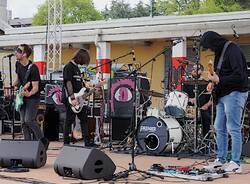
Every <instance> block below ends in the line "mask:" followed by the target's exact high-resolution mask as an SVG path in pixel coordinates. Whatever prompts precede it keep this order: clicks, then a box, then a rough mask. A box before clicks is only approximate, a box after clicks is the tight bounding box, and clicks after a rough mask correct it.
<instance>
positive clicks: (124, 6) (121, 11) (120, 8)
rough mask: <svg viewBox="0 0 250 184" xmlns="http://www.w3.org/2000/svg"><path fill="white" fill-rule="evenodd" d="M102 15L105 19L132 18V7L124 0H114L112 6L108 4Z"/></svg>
mask: <svg viewBox="0 0 250 184" xmlns="http://www.w3.org/2000/svg"><path fill="white" fill-rule="evenodd" d="M102 15H103V16H104V18H105V19H119V18H131V17H132V8H131V7H130V4H129V3H125V2H124V0H112V1H111V6H110V8H108V7H107V6H106V7H105V9H104V11H102Z"/></svg>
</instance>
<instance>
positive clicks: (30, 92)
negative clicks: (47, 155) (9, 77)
mask: <svg viewBox="0 0 250 184" xmlns="http://www.w3.org/2000/svg"><path fill="white" fill-rule="evenodd" d="M31 53H32V49H31V48H30V47H29V46H28V45H26V44H21V45H20V46H18V47H17V49H16V51H15V56H16V59H17V62H16V74H17V78H16V80H15V81H14V86H15V87H17V88H19V87H20V86H26V87H25V88H23V89H22V90H21V91H20V93H19V95H20V96H21V97H22V99H23V101H22V105H21V107H20V117H21V122H22V130H23V134H24V139H25V140H41V142H42V143H43V144H44V146H45V148H46V149H47V148H48V144H49V142H48V140H47V139H46V138H45V137H44V136H43V133H42V131H41V129H40V128H39V126H38V123H37V122H36V120H35V118H36V114H37V106H38V105H39V103H40V89H39V85H40V74H39V71H38V68H37V66H36V65H34V64H33V63H32V61H30V60H29V56H30V55H31ZM18 109H19V108H18Z"/></svg>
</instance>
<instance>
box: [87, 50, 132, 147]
mask: <svg viewBox="0 0 250 184" xmlns="http://www.w3.org/2000/svg"><path fill="white" fill-rule="evenodd" d="M132 54H134V51H131V52H129V53H126V54H124V55H122V56H119V57H117V58H115V59H112V60H110V61H108V62H106V63H103V64H100V65H98V66H96V67H93V68H92V70H95V69H98V68H101V67H102V66H105V65H110V75H109V84H108V85H109V90H108V94H107V96H108V100H107V104H108V118H109V127H108V129H109V130H108V131H109V143H108V145H107V147H108V148H109V150H112V148H113V143H112V118H111V103H112V102H111V95H112V94H111V86H112V84H111V79H112V74H111V71H112V63H116V62H117V61H118V60H119V59H121V58H124V57H126V56H128V55H132Z"/></svg>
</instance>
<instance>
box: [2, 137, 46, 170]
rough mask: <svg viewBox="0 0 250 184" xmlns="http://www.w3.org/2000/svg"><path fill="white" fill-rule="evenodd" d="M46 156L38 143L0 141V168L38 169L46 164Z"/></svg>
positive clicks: (42, 147)
mask: <svg viewBox="0 0 250 184" xmlns="http://www.w3.org/2000/svg"><path fill="white" fill-rule="evenodd" d="M46 160H47V154H46V151H45V149H44V146H43V144H42V143H41V142H40V141H25V140H1V141H0V166H1V167H18V166H20V167H27V168H39V167H42V166H44V165H45V164H46Z"/></svg>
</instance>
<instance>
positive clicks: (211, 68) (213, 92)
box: [207, 61, 217, 102]
mask: <svg viewBox="0 0 250 184" xmlns="http://www.w3.org/2000/svg"><path fill="white" fill-rule="evenodd" d="M207 67H208V71H209V73H210V75H214V65H213V62H212V61H209V62H208V65H207ZM212 83H213V85H214V89H213V90H212V92H211V94H212V96H213V100H214V102H216V101H217V97H216V94H215V83H214V82H212Z"/></svg>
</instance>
